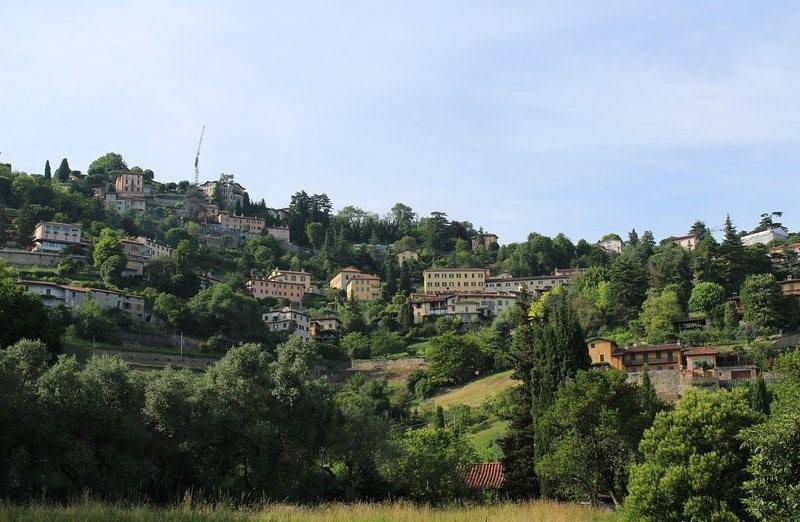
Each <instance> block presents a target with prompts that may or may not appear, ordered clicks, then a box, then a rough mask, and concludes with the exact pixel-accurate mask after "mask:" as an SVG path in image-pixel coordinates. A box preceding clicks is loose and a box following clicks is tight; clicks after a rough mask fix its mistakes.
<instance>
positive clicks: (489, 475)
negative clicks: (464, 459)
mask: <svg viewBox="0 0 800 522" xmlns="http://www.w3.org/2000/svg"><path fill="white" fill-rule="evenodd" d="M505 481H506V477H505V473H504V472H503V464H502V462H481V463H480V464H475V465H474V466H472V467H471V468H470V470H469V472H467V478H466V482H467V487H470V488H475V489H486V488H498V489H499V488H501V487H503V484H505Z"/></svg>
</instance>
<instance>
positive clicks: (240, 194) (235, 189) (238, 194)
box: [200, 174, 247, 210]
mask: <svg viewBox="0 0 800 522" xmlns="http://www.w3.org/2000/svg"><path fill="white" fill-rule="evenodd" d="M217 187H219V193H220V195H221V196H222V206H223V207H225V208H226V209H228V210H234V209H235V208H236V205H237V204H238V205H239V206H240V207H241V205H242V204H243V203H244V193H245V192H247V190H246V189H245V188H244V187H243V186H241V185H240V184H238V183H237V182H235V181H234V180H233V176H232V175H230V174H223V175H222V176H220V179H218V180H216V181H206V182H205V183H203V184H202V185H200V190H202V191H203V194H205V196H206V199H208V200H213V199H214V192H215V191H216V190H217Z"/></svg>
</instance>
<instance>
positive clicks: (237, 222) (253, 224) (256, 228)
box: [217, 210, 266, 234]
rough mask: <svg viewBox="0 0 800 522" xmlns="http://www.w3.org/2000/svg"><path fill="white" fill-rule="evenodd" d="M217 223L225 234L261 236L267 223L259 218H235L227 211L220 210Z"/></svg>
mask: <svg viewBox="0 0 800 522" xmlns="http://www.w3.org/2000/svg"><path fill="white" fill-rule="evenodd" d="M217 223H219V228H220V230H222V231H223V232H236V233H240V234H260V233H261V231H262V230H264V226H265V223H266V222H265V221H264V220H263V219H261V218H257V217H246V216H235V215H233V214H231V213H230V212H228V211H227V210H220V211H219V214H217Z"/></svg>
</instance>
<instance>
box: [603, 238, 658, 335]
mask: <svg viewBox="0 0 800 522" xmlns="http://www.w3.org/2000/svg"><path fill="white" fill-rule="evenodd" d="M647 279H648V276H647V271H646V270H645V268H644V264H643V262H642V259H641V257H640V256H639V255H638V254H637V253H636V252H635V250H634V249H630V248H627V249H625V250H624V251H623V252H622V254H620V255H619V256H617V257H616V259H614V261H613V262H612V263H611V267H610V268H609V270H608V281H609V287H608V300H609V307H610V309H611V311H612V313H613V314H614V316H615V317H616V318H617V319H618V320H619V321H622V322H627V321H629V320H631V319H633V318H635V317H636V314H637V313H638V311H639V308H640V307H641V305H642V303H643V302H644V300H645V296H646V292H647Z"/></svg>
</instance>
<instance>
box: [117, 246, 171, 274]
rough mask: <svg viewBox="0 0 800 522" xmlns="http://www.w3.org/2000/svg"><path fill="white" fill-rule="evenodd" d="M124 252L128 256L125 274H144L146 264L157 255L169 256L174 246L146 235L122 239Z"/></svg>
mask: <svg viewBox="0 0 800 522" xmlns="http://www.w3.org/2000/svg"><path fill="white" fill-rule="evenodd" d="M122 252H123V253H124V254H125V257H126V259H127V260H126V264H125V272H124V274H125V275H142V274H143V273H144V265H146V264H147V263H148V262H149V261H150V260H152V259H153V258H155V257H169V256H171V255H172V248H170V247H168V246H165V245H160V244H158V243H156V242H155V241H153V240H152V239H148V238H146V237H144V236H138V237H136V238H134V239H123V240H122Z"/></svg>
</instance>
